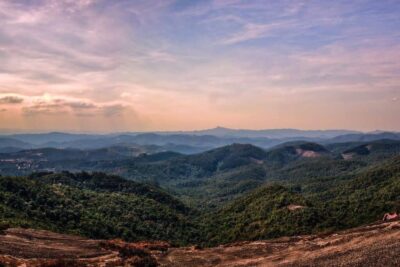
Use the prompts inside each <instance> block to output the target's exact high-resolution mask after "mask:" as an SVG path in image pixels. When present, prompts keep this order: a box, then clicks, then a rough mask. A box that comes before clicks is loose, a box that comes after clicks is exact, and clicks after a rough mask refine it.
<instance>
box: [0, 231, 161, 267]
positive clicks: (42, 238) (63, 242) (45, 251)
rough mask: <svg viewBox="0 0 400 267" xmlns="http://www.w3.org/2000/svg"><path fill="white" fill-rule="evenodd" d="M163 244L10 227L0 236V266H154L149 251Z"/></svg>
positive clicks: (154, 263) (159, 248) (155, 264)
mask: <svg viewBox="0 0 400 267" xmlns="http://www.w3.org/2000/svg"><path fill="white" fill-rule="evenodd" d="M168 247H169V245H168V244H167V243H165V242H140V243H127V242H123V241H121V240H90V239H84V238H81V237H77V236H71V235H62V234H56V233H53V232H49V231H41V230H33V229H20V228H11V229H8V230H6V231H4V233H3V234H2V235H0V266H21V267H22V266H27V267H30V266H32V267H36V266H43V267H44V266H46V267H53V266H54V267H56V266H57V267H58V266H65V267H67V266H68V267H77V266H149V267H151V266H157V262H156V260H155V258H154V257H153V256H152V255H151V251H154V250H157V251H165V250H166V249H167V248H168Z"/></svg>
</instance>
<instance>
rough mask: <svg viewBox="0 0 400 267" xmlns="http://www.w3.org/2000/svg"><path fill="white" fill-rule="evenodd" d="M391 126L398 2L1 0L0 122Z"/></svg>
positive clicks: (396, 119)
mask: <svg viewBox="0 0 400 267" xmlns="http://www.w3.org/2000/svg"><path fill="white" fill-rule="evenodd" d="M217 125H220V126H225V127H231V128H249V129H261V128H301V129H333V128H340V129H344V128H347V129H355V130H364V131H369V130H375V129H381V130H397V131H399V130H400V1H399V0H393V1H390V0H379V1H377V0H370V1H367V0H354V1H349V0H343V1H342V0H339V1H318V0H315V1H312V0H310V1H300V0H293V1H285V0H282V1H275V0H263V1H257V0H243V1H238V0H203V1H194V0H178V1H177V0H158V1H157V0H32V1H28V0H26V1H20V0H0V129H1V130H7V129H8V130H13V131H14V130H15V131H17V130H23V131H53V130H57V131H81V132H88V131H90V132H92V131H100V132H116V131H150V130H190V129H202V128H212V127H215V126H217Z"/></svg>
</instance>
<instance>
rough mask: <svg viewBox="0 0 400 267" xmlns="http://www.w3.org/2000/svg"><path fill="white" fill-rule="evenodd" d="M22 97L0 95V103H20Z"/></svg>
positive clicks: (22, 100)
mask: <svg viewBox="0 0 400 267" xmlns="http://www.w3.org/2000/svg"><path fill="white" fill-rule="evenodd" d="M22 102H24V99H23V98H22V97H19V96H13V95H10V96H2V97H0V104H21V103H22Z"/></svg>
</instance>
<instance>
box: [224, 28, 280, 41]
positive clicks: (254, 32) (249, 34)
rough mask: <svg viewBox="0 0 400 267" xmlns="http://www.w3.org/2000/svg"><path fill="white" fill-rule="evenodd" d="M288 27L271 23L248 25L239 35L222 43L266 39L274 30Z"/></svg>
mask: <svg viewBox="0 0 400 267" xmlns="http://www.w3.org/2000/svg"><path fill="white" fill-rule="evenodd" d="M285 26H287V24H284V23H271V24H254V23H247V24H246V25H244V27H243V29H242V30H241V31H239V32H238V33H235V34H233V35H232V36H230V37H228V38H226V39H225V40H223V41H222V44H236V43H240V42H245V41H249V40H254V39H259V38H264V37H266V36H268V34H271V33H272V31H273V30H276V29H282V28H283V27H285Z"/></svg>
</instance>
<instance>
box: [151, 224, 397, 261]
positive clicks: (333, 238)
mask: <svg viewBox="0 0 400 267" xmlns="http://www.w3.org/2000/svg"><path fill="white" fill-rule="evenodd" d="M399 255H400V221H396V222H389V223H378V224H372V225H369V226H364V227H359V228H355V229H351V230H347V231H343V232H339V233H335V234H330V235H325V236H323V235H309V236H298V237H287V238H280V239H275V240H269V241H257V242H242V243H236V244H230V245H225V246H219V247H216V248H208V249H194V248H171V249H170V250H168V252H167V253H163V254H159V255H157V256H156V258H157V261H158V263H159V264H160V265H161V266H187V267H197V266H199V267H200V266H202V267H206V266H221V267H222V266H226V267H228V266H229V267H239V266H332V267H333V266H335V267H336V266H349V267H350V266H351V267H355V266H360V267H361V266H363V267H366V266H374V267H376V266H400V257H399Z"/></svg>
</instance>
